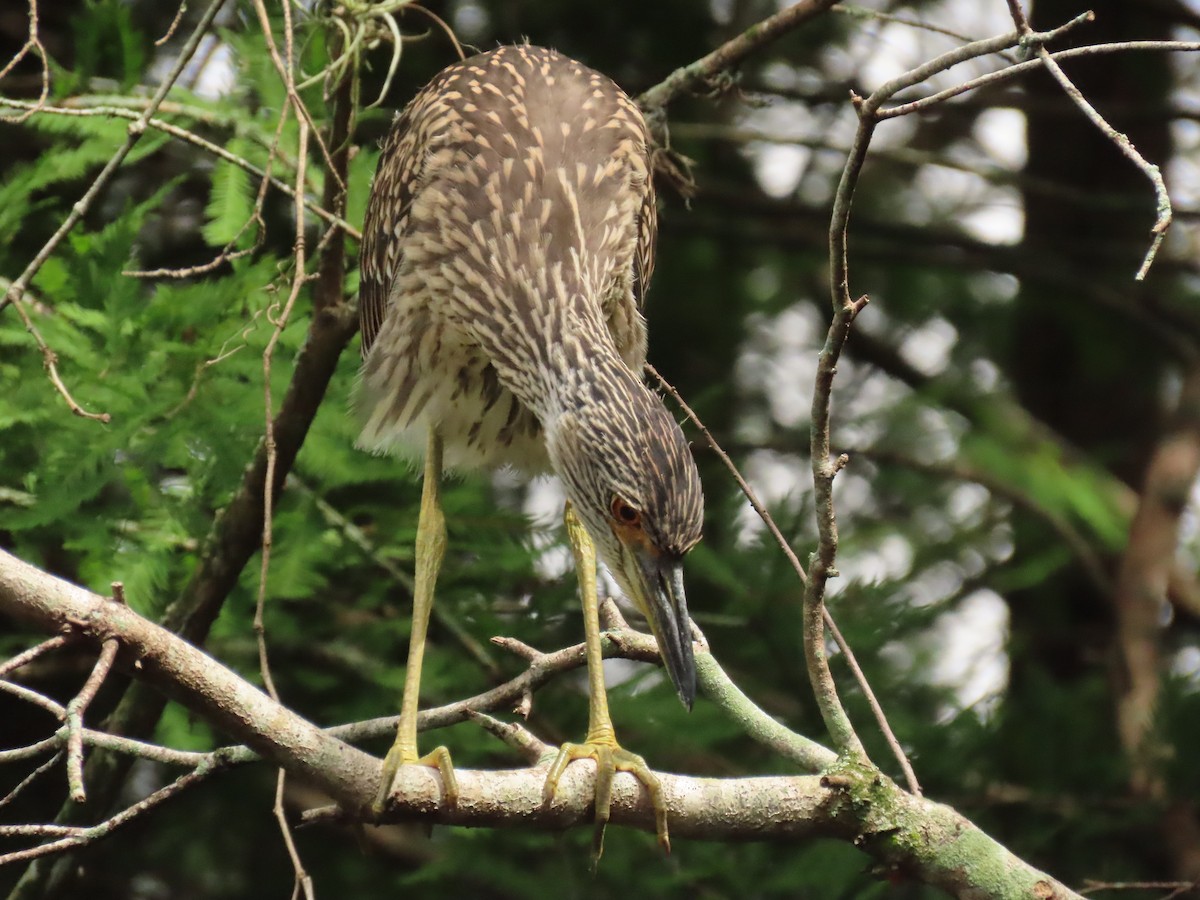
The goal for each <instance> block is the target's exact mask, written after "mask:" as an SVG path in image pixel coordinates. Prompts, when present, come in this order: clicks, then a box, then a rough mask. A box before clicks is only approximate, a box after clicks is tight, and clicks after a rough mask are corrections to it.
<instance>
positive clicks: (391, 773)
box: [375, 428, 458, 813]
mask: <svg viewBox="0 0 1200 900" xmlns="http://www.w3.org/2000/svg"><path fill="white" fill-rule="evenodd" d="M441 478H442V438H441V436H440V435H439V434H438V433H437V430H436V429H434V428H430V429H429V445H428V448H427V450H426V453H425V479H424V483H423V484H422V488H421V512H420V515H419V517H418V518H417V546H416V577H415V579H414V581H415V584H414V588H413V618H412V633H411V635H410V636H409V643H408V668H407V670H406V672H405V675H404V698H403V700H401V702H400V725H399V727H398V728H397V729H396V741H395V743H393V744H392V749H391V750H389V751H388V755H387V757H386V758H385V759H384V761H383V782H382V784H381V785H380V788H379V797H378V798H377V799H376V801H375V812H376V813H382V812H383V811H384V809H385V808H386V807H387V799H388V796H389V795H390V794H391V791H392V782H393V781H394V780H395V778H396V772H397V771H398V770H399V769H400V767H401V766H407V765H418V766H430V767H432V768H435V769H437V770H438V772H440V773H441V776H442V792H443V796H444V798H445V800H446V802H447V803H449V804H451V805H453V804H454V803H456V802H457V801H458V781H457V780H456V779H455V777H454V769H453V767H452V766H451V764H450V751H449V750H447V749H446V748H445V747H438V748H437V749H435V750H433V751H432V752H431V753H427V754H425V755H424V756H418V754H417V707H418V706H419V704H420V692H421V662H422V660H423V659H424V657H425V632H426V631H427V630H428V628H429V613H430V611H431V610H432V609H433V588H434V585H435V584H436V583H437V576H438V570H439V569H440V568H441V566H442V557H443V556H445V553H446V517H445V516H444V515H443V514H442V501H441Z"/></svg>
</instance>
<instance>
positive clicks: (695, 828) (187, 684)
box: [0, 552, 1078, 898]
mask: <svg viewBox="0 0 1200 900" xmlns="http://www.w3.org/2000/svg"><path fill="white" fill-rule="evenodd" d="M0 612H3V613H4V614H6V615H10V616H13V617H14V618H16V619H19V620H21V621H24V622H26V623H28V624H29V625H31V626H32V627H35V628H38V629H41V630H43V631H46V632H52V633H71V634H79V635H81V636H83V637H85V638H87V639H89V640H91V641H93V642H95V643H96V644H97V645H102V644H103V642H104V641H106V640H110V639H114V638H115V639H117V640H118V641H119V642H120V643H121V647H122V651H123V652H122V655H121V657H119V659H123V660H124V661H126V662H127V663H130V662H133V661H134V660H136V661H137V667H136V674H137V676H138V677H139V678H141V679H145V680H146V681H147V682H148V683H150V684H153V685H154V687H155V688H156V689H158V690H161V691H163V692H165V693H166V694H168V695H170V696H172V697H174V698H175V699H177V700H178V701H179V702H181V703H183V704H184V705H185V706H187V707H188V708H189V709H191V710H192V711H193V712H195V713H196V714H197V715H199V716H201V717H202V718H204V719H205V720H206V721H208V722H209V723H211V724H212V725H213V726H214V727H216V728H218V729H220V730H221V731H223V732H225V733H226V734H228V735H230V736H232V737H233V738H235V739H236V740H240V741H244V742H245V743H246V744H247V745H248V746H249V747H251V748H252V749H253V750H254V751H255V752H257V753H259V754H261V755H262V756H263V757H264V758H265V759H267V760H269V761H270V762H272V763H274V764H276V765H278V766H280V767H282V768H283V769H285V770H286V771H287V772H288V773H289V775H291V776H294V777H296V778H299V779H302V780H304V781H306V782H308V783H309V784H311V785H313V786H314V787H316V788H318V789H320V790H321V791H323V792H324V793H326V794H328V795H329V796H330V797H333V798H334V799H335V800H336V801H337V803H338V804H339V806H340V808H341V813H340V815H341V817H342V818H350V819H359V818H367V817H366V816H364V811H365V810H366V809H367V808H368V807H369V805H370V804H371V802H372V800H373V799H374V797H375V793H376V791H377V789H378V782H379V776H380V763H379V760H377V759H376V758H374V757H372V756H369V755H368V754H366V753H363V752H362V751H360V750H356V749H355V748H353V747H351V746H349V745H348V744H345V743H343V742H342V741H340V740H338V739H337V738H335V737H333V736H332V735H330V734H329V733H328V732H325V731H322V730H321V729H320V728H318V727H317V726H315V725H313V724H311V723H310V722H307V721H305V720H304V719H302V718H301V717H300V716H298V715H296V714H295V713H293V712H291V711H290V710H288V709H286V708H285V707H282V706H280V705H279V704H277V703H274V702H273V701H272V700H271V699H270V698H269V697H267V695H266V694H264V693H262V691H260V690H258V689H257V688H256V687H254V686H253V685H251V684H249V683H248V682H246V681H244V680H242V679H241V678H240V677H239V676H238V675H236V674H235V673H234V672H232V671H231V670H229V669H228V668H226V667H225V666H223V665H221V664H220V663H218V662H217V661H215V660H213V659H212V658H211V657H208V656H206V655H205V654H204V653H203V652H202V651H201V650H199V649H197V648H196V647H194V646H193V645H191V644H189V643H187V642H186V641H183V640H181V639H180V638H178V637H177V636H176V635H174V634H172V633H171V632H169V631H167V630H166V629H164V628H162V627H160V626H158V625H155V624H153V623H151V622H149V621H147V620H145V619H143V618H141V617H140V616H138V615H137V614H136V613H134V612H133V611H132V610H130V609H129V608H128V607H126V606H122V605H120V604H117V603H113V602H112V601H110V600H109V599H107V598H105V597H101V596H99V595H97V594H93V593H91V592H89V591H86V590H83V589H82V588H79V587H76V586H74V585H71V584H69V583H67V582H65V581H63V580H61V579H58V578H55V577H54V576H52V575H49V574H47V573H45V572H42V571H40V570H38V569H36V568H35V567H33V566H30V565H28V564H27V563H24V562H21V561H20V560H18V559H17V558H16V557H14V556H11V555H10V554H7V553H4V552H0ZM589 769H590V767H589V766H587V765H578V764H577V765H575V766H572V767H571V768H570V769H568V771H567V774H566V775H565V776H564V778H563V780H562V782H561V784H560V788H559V791H558V794H557V795H556V798H555V800H554V801H553V802H552V803H549V804H547V803H545V802H544V801H543V800H542V799H541V797H542V787H543V784H544V781H545V770H544V769H541V768H534V769H519V770H514V771H506V772H480V771H472V770H466V769H459V770H457V775H458V777H459V790H460V799H459V802H458V804H457V806H455V807H449V808H448V807H444V806H441V805H439V801H440V797H441V787H440V785H438V784H437V781H436V776H435V775H434V774H433V773H432V772H425V771H422V770H421V769H420V768H419V767H412V770H411V775H412V777H411V781H410V780H407V775H406V780H404V781H402V782H401V784H400V787H401V788H402V790H403V793H402V796H399V797H394V798H393V799H394V800H395V806H394V808H393V810H392V811H391V813H390V814H389V816H388V818H389V820H390V819H396V820H408V819H419V820H420V821H423V822H440V823H445V824H457V825H470V826H514V827H534V828H546V829H561V828H565V827H568V826H570V825H574V824H584V823H588V822H590V820H591V812H590V809H589V805H590V803H591V801H592V795H593V791H592V785H591V778H590V774H591V773H590V771H589ZM407 771H408V770H406V773H407ZM660 778H661V780H662V783H663V788H664V793H665V796H666V799H667V804H668V807H669V809H670V814H671V823H672V828H673V830H675V831H676V833H677V834H679V835H681V836H691V837H696V838H704V839H747V840H758V839H763V838H771V839H785V840H801V839H805V838H809V837H815V836H823V837H832V838H837V839H840V840H845V841H851V842H853V843H854V844H855V845H856V846H858V847H860V848H861V849H862V850H864V851H865V852H867V853H868V854H870V855H871V856H873V857H875V858H876V859H877V860H878V861H879V862H880V863H882V864H883V866H884V867H885V869H886V871H888V872H889V873H891V875H893V876H903V877H911V878H916V879H919V880H921V881H924V882H926V883H928V884H931V885H934V886H937V887H940V888H942V889H943V890H946V891H948V892H949V893H950V894H951V895H953V896H956V897H963V898H986V897H996V898H1001V897H1005V898H1006V897H1030V898H1076V897H1077V896H1078V895H1076V894H1075V893H1074V892H1072V891H1070V890H1069V889H1068V888H1066V887H1064V886H1063V885H1061V884H1059V883H1058V882H1056V881H1055V880H1054V879H1052V878H1050V877H1049V876H1047V875H1045V874H1043V873H1041V872H1039V871H1037V870H1036V869H1034V868H1032V867H1031V866H1029V865H1027V864H1026V863H1024V862H1022V861H1021V860H1019V859H1017V858H1016V857H1014V856H1013V855H1012V854H1011V853H1009V852H1008V851H1007V850H1006V849H1004V847H1002V846H1001V845H999V844H997V843H996V842H995V841H994V840H992V839H991V838H990V837H988V836H987V835H986V834H984V833H983V832H982V831H980V830H979V829H978V828H976V827H975V826H974V825H973V824H971V823H970V822H969V821H967V820H966V819H964V818H963V817H962V816H960V815H959V814H958V813H956V812H955V811H954V810H953V809H951V808H950V807H947V806H944V805H942V804H938V803H933V802H931V801H928V800H925V799H923V798H919V797H914V796H912V795H910V794H907V793H905V792H904V791H903V790H901V789H900V788H899V787H898V786H897V785H895V784H894V783H892V782H891V781H889V780H888V779H886V778H883V777H882V776H880V775H879V774H878V773H876V772H875V771H874V770H873V769H870V768H863V767H859V766H855V765H845V766H838V767H835V769H834V770H833V771H831V772H829V773H827V774H826V775H824V776H794V777H756V778H735V779H706V778H689V777H686V776H678V775H667V774H661V775H660ZM613 821H614V822H616V823H619V824H628V825H633V826H635V827H638V828H641V829H643V830H646V831H652V830H653V828H654V813H653V810H652V809H651V808H650V804H649V802H648V799H647V798H646V797H645V795H644V793H643V792H642V790H641V789H640V788H639V787H638V786H637V783H636V782H635V781H634V780H633V779H632V778H630V777H628V776H626V775H620V776H618V778H617V779H616V782H615V786H614V797H613Z"/></svg>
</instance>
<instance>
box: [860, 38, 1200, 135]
mask: <svg viewBox="0 0 1200 900" xmlns="http://www.w3.org/2000/svg"><path fill="white" fill-rule="evenodd" d="M1071 24H1073V23H1070V22H1069V23H1067V25H1068V26H1069V25H1071ZM1063 27H1067V26H1063ZM1197 51H1200V41H1117V42H1114V43H1107V44H1087V45H1085V46H1083V47H1071V48H1070V49H1068V50H1055V51H1054V52H1052V53H1051V54H1050V58H1051V59H1053V60H1056V61H1057V60H1063V59H1075V58H1076V57H1082V56H1101V55H1104V54H1108V53H1134V52H1153V53H1162V52H1173V53H1195V52H1197ZM1043 65H1044V63H1043V62H1042V60H1041V59H1030V60H1026V61H1025V62H1022V63H1017V64H1016V65H1015V66H1009V67H1008V68H1006V69H1000V70H998V71H995V72H989V73H988V74H987V75H980V76H979V77H978V78H972V79H971V80H969V81H964V82H963V83H962V84H959V85H955V86H954V87H951V88H946V89H945V90H943V91H938V92H937V93H936V94H930V95H929V96H928V97H922V98H920V99H919V100H912V101H910V102H908V103H900V104H897V105H896V106H889V107H888V108H887V109H881V110H879V112H877V113H876V116H877V117H878V118H879V119H894V118H896V117H897V116H907V115H910V114H912V113H915V112H920V111H921V110H924V109H927V108H928V107H931V106H935V105H937V104H938V103H942V102H944V101H946V100H949V99H950V98H952V97H957V96H959V95H960V94H965V93H967V92H968V91H973V90H977V89H979V88H983V87H990V86H991V85H994V84H999V83H1000V82H1002V81H1008V80H1009V79H1010V78H1015V77H1017V76H1018V75H1024V74H1025V73H1026V72H1032V71H1033V70H1034V69H1040V68H1042V66H1043Z"/></svg>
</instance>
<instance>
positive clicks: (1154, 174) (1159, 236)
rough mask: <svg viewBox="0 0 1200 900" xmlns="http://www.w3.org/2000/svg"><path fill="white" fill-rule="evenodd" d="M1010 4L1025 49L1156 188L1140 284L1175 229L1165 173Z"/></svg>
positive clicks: (1015, 1) (1016, 3)
mask: <svg viewBox="0 0 1200 900" xmlns="http://www.w3.org/2000/svg"><path fill="white" fill-rule="evenodd" d="M1007 2H1008V10H1009V13H1010V14H1011V15H1012V20H1013V24H1015V25H1016V26H1017V31H1018V32H1019V33H1020V35H1021V44H1022V46H1024V47H1032V48H1033V49H1034V52H1035V53H1036V54H1037V57H1038V59H1040V60H1041V61H1042V65H1044V66H1045V67H1046V71H1048V72H1049V73H1050V75H1051V77H1053V78H1054V80H1055V81H1057V82H1058V84H1059V86H1060V87H1061V88H1062V89H1063V92H1064V93H1065V94H1066V95H1067V96H1068V97H1070V98H1071V102H1073V103H1074V104H1075V105H1076V106H1078V107H1079V108H1080V110H1082V111H1083V114H1084V115H1085V116H1087V118H1088V119H1089V120H1090V121H1091V122H1092V124H1093V125H1095V126H1096V127H1097V128H1099V129H1100V133H1101V134H1103V135H1104V136H1105V137H1107V138H1108V139H1109V140H1110V141H1112V142H1113V143H1114V144H1115V145H1116V146H1117V149H1118V150H1120V151H1121V153H1122V154H1123V155H1124V156H1125V158H1126V159H1128V160H1129V161H1130V162H1132V163H1133V164H1134V165H1135V166H1137V167H1138V168H1139V169H1141V170H1142V172H1143V173H1144V174H1145V176H1146V177H1147V178H1148V179H1150V183H1151V184H1152V185H1154V195H1155V198H1156V200H1157V209H1158V217H1157V218H1156V219H1155V222H1154V227H1153V228H1151V229H1150V233H1151V234H1152V235H1153V238H1152V239H1151V241H1150V248H1149V249H1148V250H1147V251H1146V256H1145V258H1144V259H1143V260H1142V265H1141V267H1140V268H1139V269H1138V271H1137V274H1136V275H1134V279H1135V280H1136V281H1143V280H1144V279H1145V277H1146V273H1147V272H1149V271H1150V266H1151V265H1152V264H1153V263H1154V257H1155V256H1157V255H1158V248H1159V246H1161V244H1162V242H1163V238H1164V237H1166V234H1167V229H1169V228H1170V227H1171V219H1172V212H1171V197H1170V195H1169V194H1168V193H1167V186H1166V184H1165V183H1164V182H1163V178H1162V173H1161V172H1160V171H1159V169H1158V166H1156V165H1154V164H1153V163H1150V162H1147V160H1146V158H1145V157H1144V156H1142V154H1141V153H1139V152H1138V150H1137V148H1136V147H1134V146H1133V142H1132V141H1130V140H1129V138H1128V137H1127V136H1126V135H1124V134H1122V133H1121V132H1119V131H1117V130H1116V129H1115V128H1113V127H1112V126H1111V125H1109V124H1108V121H1107V120H1106V119H1105V118H1104V116H1102V115H1100V113H1099V112H1097V110H1096V108H1095V107H1094V106H1092V104H1091V103H1089V102H1088V100H1087V98H1086V97H1084V96H1083V93H1082V92H1081V91H1080V90H1079V88H1077V87H1076V86H1075V84H1074V82H1072V81H1071V79H1070V78H1068V77H1067V73H1066V72H1064V71H1063V70H1062V67H1061V66H1060V65H1059V64H1058V63H1057V62H1055V61H1054V59H1053V58H1052V57H1051V56H1050V52H1049V51H1048V50H1047V49H1046V46H1045V42H1046V40H1049V36H1046V37H1043V36H1041V35H1037V34H1035V33H1034V30H1033V28H1032V27H1030V25H1029V19H1027V18H1026V17H1025V12H1024V10H1022V9H1021V4H1020V0H1007ZM1085 15H1086V16H1087V21H1089V22H1092V21H1095V18H1096V16H1095V14H1093V13H1092V12H1091V11H1090V10H1089V11H1088V12H1087V13H1086V14H1085Z"/></svg>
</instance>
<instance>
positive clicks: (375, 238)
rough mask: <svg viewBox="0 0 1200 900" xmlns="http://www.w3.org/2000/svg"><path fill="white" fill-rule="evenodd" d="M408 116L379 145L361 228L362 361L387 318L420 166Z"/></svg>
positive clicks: (419, 158) (359, 319)
mask: <svg viewBox="0 0 1200 900" xmlns="http://www.w3.org/2000/svg"><path fill="white" fill-rule="evenodd" d="M408 119H409V111H408V110H405V111H404V112H403V113H401V114H400V116H399V117H397V119H396V122H395V124H394V125H393V126H392V129H391V131H389V132H388V136H387V138H386V139H385V140H384V144H383V152H382V154H381V155H380V157H379V167H378V169H377V170H376V173H375V185H374V187H373V188H372V190H371V199H370V202H369V203H368V204H367V214H366V219H365V221H364V222H363V242H362V250H361V253H360V256H359V260H360V262H359V267H360V270H361V275H360V283H359V289H358V323H359V327H360V328H361V329H362V355H363V358H364V359H366V357H367V354H368V353H369V352H370V350H371V345H372V344H373V343H374V342H375V338H376V337H377V336H378V335H379V329H380V328H381V327H382V326H383V320H384V317H385V316H386V315H387V306H388V295H389V294H390V293H391V288H392V281H393V279H394V278H395V277H396V273H397V272H398V271H399V270H400V263H401V258H402V256H403V244H404V235H405V232H406V231H407V228H408V211H409V207H410V206H411V205H412V195H413V185H414V184H415V183H416V180H417V178H418V177H419V175H420V169H421V167H422V166H423V164H424V160H423V158H422V157H421V155H420V154H418V153H414V152H413V150H414V147H413V139H412V135H411V134H410V133H409V128H408V127H407V125H408Z"/></svg>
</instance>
